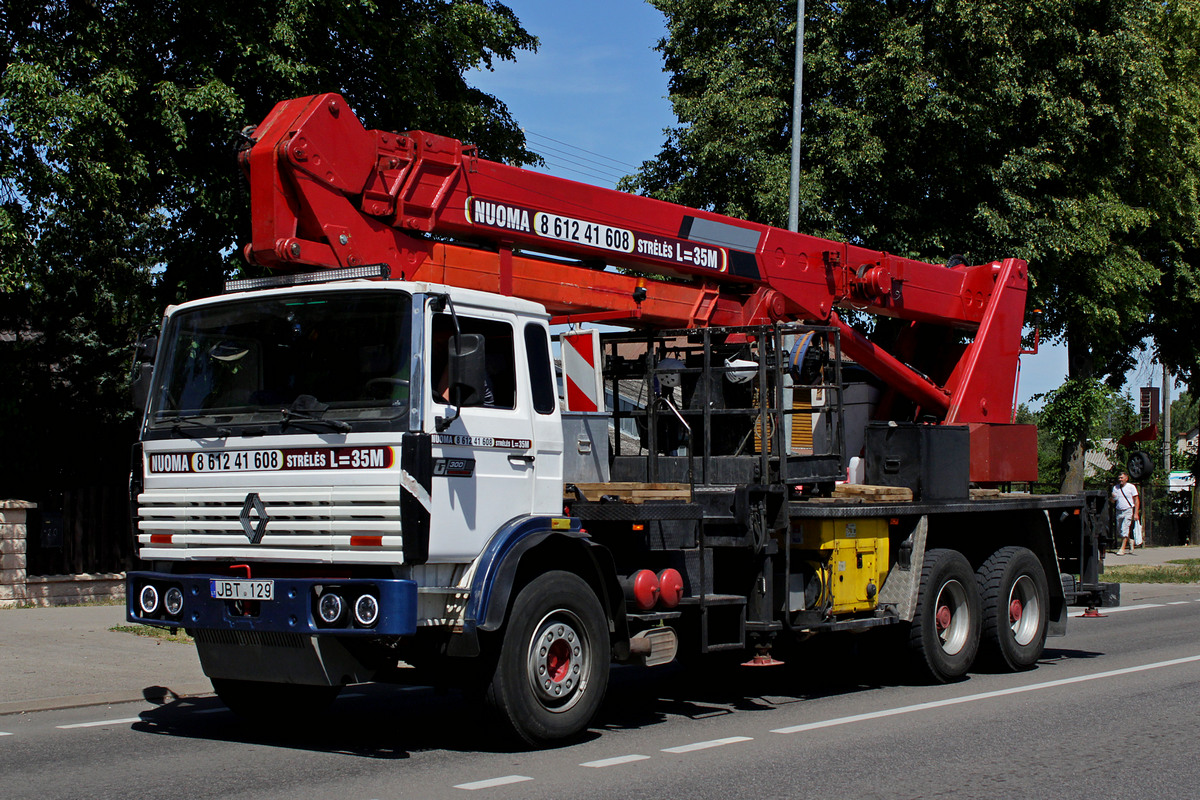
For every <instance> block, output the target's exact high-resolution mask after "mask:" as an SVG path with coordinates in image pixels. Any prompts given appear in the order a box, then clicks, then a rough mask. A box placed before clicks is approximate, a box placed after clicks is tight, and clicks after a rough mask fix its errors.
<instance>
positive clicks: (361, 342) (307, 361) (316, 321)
mask: <svg viewBox="0 0 1200 800" xmlns="http://www.w3.org/2000/svg"><path fill="white" fill-rule="evenodd" d="M411 332H412V298H411V297H410V296H409V295H407V294H404V293H402V292H395V291H371V292H324V293H320V294H311V295H287V296H283V297H261V298H254V299H251V300H237V301H231V302H229V303H225V304H220V305H206V306H201V307H198V308H195V309H192V310H188V311H181V312H178V313H176V314H175V315H174V316H172V318H171V321H170V324H169V326H168V329H167V332H166V334H165V335H166V337H167V338H166V344H165V348H164V351H163V355H162V361H161V362H160V364H159V368H158V370H157V371H156V377H155V390H154V395H153V400H152V405H151V409H150V418H149V419H150V424H151V425H178V424H179V423H180V422H193V423H194V422H197V421H198V422H202V423H203V422H220V423H221V424H238V423H263V422H279V421H280V417H281V411H283V410H284V409H291V411H292V415H293V417H301V418H304V417H312V416H320V417H323V418H326V419H331V418H332V419H341V420H345V421H348V422H354V421H356V420H372V419H374V420H391V419H396V418H399V417H401V416H403V415H406V414H407V412H408V388H409V387H408V377H409V360H410V357H411V350H412V348H411V346H410V339H411ZM283 416H284V417H287V414H284V415H283ZM191 427H195V426H194V425H193V426H191Z"/></svg>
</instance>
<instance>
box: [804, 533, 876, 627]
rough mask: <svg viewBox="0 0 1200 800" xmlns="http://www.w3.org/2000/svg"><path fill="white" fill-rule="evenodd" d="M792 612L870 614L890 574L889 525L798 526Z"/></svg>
mask: <svg viewBox="0 0 1200 800" xmlns="http://www.w3.org/2000/svg"><path fill="white" fill-rule="evenodd" d="M791 546H792V575H791V576H789V590H790V594H791V600H790V605H791V606H792V608H791V610H792V611H802V610H808V611H814V610H818V609H821V610H826V611H827V612H828V613H829V614H830V615H838V614H849V613H853V612H857V611H870V610H872V609H873V608H875V602H876V599H877V598H878V596H879V587H880V586H881V585H882V584H883V579H884V578H885V577H886V576H887V571H888V521H887V520H886V519H851V520H845V519H823V520H809V519H805V520H793V522H792V525H791Z"/></svg>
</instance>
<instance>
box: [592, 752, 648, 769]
mask: <svg viewBox="0 0 1200 800" xmlns="http://www.w3.org/2000/svg"><path fill="white" fill-rule="evenodd" d="M649 758H650V756H639V755H628V756H616V757H615V758H602V759H600V760H599V761H587V762H584V763H583V764H580V765H579V766H581V767H593V768H595V769H602V768H603V767H615V766H618V765H620V764H632V763H633V762H635V761H645V760H647V759H649Z"/></svg>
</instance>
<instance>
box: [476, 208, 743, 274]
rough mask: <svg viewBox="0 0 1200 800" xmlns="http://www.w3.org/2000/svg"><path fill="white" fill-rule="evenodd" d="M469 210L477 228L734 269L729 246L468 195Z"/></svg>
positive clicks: (674, 262)
mask: <svg viewBox="0 0 1200 800" xmlns="http://www.w3.org/2000/svg"><path fill="white" fill-rule="evenodd" d="M466 214H467V221H468V222H469V223H470V224H472V225H475V226H480V227H485V228H495V229H498V230H504V231H512V232H515V233H523V234H528V235H530V236H536V237H538V238H541V239H547V240H552V241H559V242H569V243H571V244H574V245H583V246H584V247H594V248H596V249H597V250H604V251H608V252H611V253H626V254H630V255H638V256H640V257H642V258H650V259H653V260H655V261H660V262H662V263H663V264H669V265H671V266H685V267H699V268H701V269H709V270H712V271H714V272H725V271H727V270H728V269H729V251H728V250H726V249H725V248H724V247H717V246H715V245H711V244H704V243H700V242H691V241H688V240H686V239H679V238H676V237H673V236H662V235H659V234H653V233H643V232H640V231H635V230H631V229H629V228H619V227H615V226H613V225H603V224H600V223H598V222H591V221H589V220H584V219H575V218H574V217H565V216H562V215H561V214H551V213H549V212H547V211H541V210H539V209H536V208H526V207H522V206H515V205H511V204H509V203H498V202H496V201H494V200H487V199H485V198H482V197H468V198H467V207H466Z"/></svg>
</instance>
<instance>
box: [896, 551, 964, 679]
mask: <svg viewBox="0 0 1200 800" xmlns="http://www.w3.org/2000/svg"><path fill="white" fill-rule="evenodd" d="M979 636H980V604H979V588H978V586H977V584H976V580H975V572H974V570H972V569H971V564H970V562H968V561H967V559H966V558H965V557H964V556H963V555H962V554H961V553H959V552H958V551H956V550H943V549H938V550H929V551H927V552H926V553H925V563H924V565H923V567H922V569H921V586H920V589H919V590H918V592H917V605H916V609H915V611H914V614H913V621H912V627H911V628H910V629H909V647H910V648H911V650H912V653H913V656H914V660H915V662H916V666H917V668H918V670H919V671H921V672H923V673H925V674H927V675H929V676H930V677H932V678H933V680H935V681H937V682H938V683H946V682H948V681H952V680H955V679H957V678H961V677H962V676H963V675H965V674H966V673H967V670H969V669H970V668H971V666H972V664H974V663H975V655H976V653H977V652H978V651H979Z"/></svg>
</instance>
